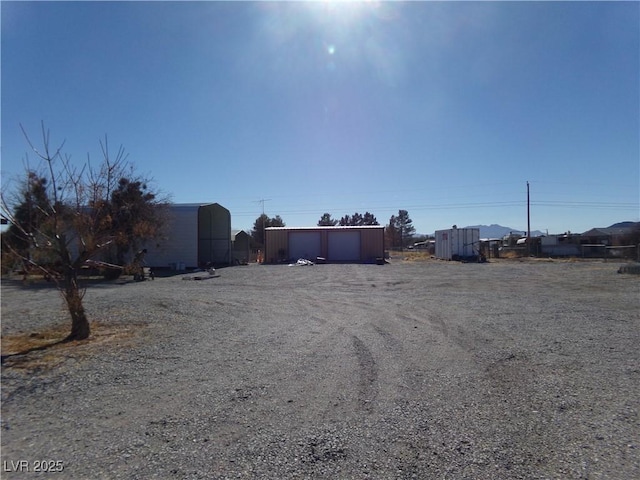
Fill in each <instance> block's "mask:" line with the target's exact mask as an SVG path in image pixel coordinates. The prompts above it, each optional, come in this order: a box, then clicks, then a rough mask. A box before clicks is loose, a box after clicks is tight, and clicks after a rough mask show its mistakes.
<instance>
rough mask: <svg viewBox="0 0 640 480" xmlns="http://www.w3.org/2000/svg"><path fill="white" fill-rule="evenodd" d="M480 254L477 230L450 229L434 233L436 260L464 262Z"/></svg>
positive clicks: (478, 230) (478, 231)
mask: <svg viewBox="0 0 640 480" xmlns="http://www.w3.org/2000/svg"><path fill="white" fill-rule="evenodd" d="M479 254H480V229H479V228H450V229H448V230H437V231H436V255H435V256H436V258H441V259H443V260H464V259H468V258H475V257H477V256H478V255H479Z"/></svg>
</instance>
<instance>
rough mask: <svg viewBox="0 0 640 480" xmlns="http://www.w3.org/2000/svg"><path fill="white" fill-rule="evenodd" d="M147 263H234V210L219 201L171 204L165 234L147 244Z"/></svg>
mask: <svg viewBox="0 0 640 480" xmlns="http://www.w3.org/2000/svg"><path fill="white" fill-rule="evenodd" d="M146 248H147V255H146V257H145V263H146V264H147V265H148V266H150V267H155V268H163V267H169V268H172V269H175V270H185V269H187V268H197V267H202V266H205V265H207V264H213V265H217V266H224V265H230V264H231V254H232V250H231V214H230V213H229V210H227V209H226V208H224V207H223V206H222V205H220V204H218V203H211V204H195V203H188V204H172V205H170V206H169V208H168V214H167V221H166V224H165V230H164V235H163V238H162V239H161V240H158V241H156V242H153V244H151V245H150V244H147V245H146Z"/></svg>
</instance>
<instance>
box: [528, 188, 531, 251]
mask: <svg viewBox="0 0 640 480" xmlns="http://www.w3.org/2000/svg"><path fill="white" fill-rule="evenodd" d="M527 255H531V207H530V202H529V182H528V181H527Z"/></svg>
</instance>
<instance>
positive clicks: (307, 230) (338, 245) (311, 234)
mask: <svg viewBox="0 0 640 480" xmlns="http://www.w3.org/2000/svg"><path fill="white" fill-rule="evenodd" d="M265 234H266V237H265V238H266V246H265V261H266V262H268V263H279V262H289V261H295V260H297V259H299V258H304V259H307V260H313V261H315V260H316V259H317V258H323V259H325V260H326V261H327V262H344V263H361V262H362V263H369V262H371V263H373V262H376V260H378V259H382V258H384V227H383V226H381V225H366V226H344V227H341V226H336V227H295V228H292V227H269V228H267V229H266V230H265Z"/></svg>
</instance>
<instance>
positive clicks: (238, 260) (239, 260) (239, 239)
mask: <svg viewBox="0 0 640 480" xmlns="http://www.w3.org/2000/svg"><path fill="white" fill-rule="evenodd" d="M231 244H232V245H233V263H234V264H235V265H246V264H247V263H249V258H250V255H251V237H250V235H249V234H248V233H247V232H245V231H244V230H232V231H231Z"/></svg>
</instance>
